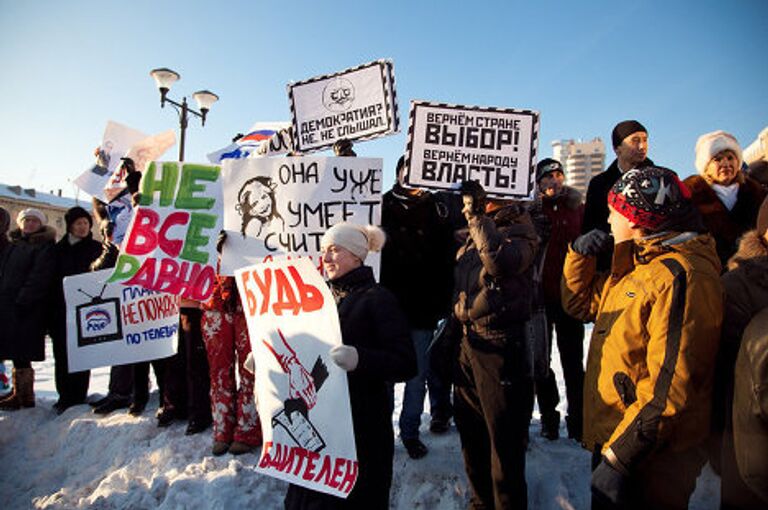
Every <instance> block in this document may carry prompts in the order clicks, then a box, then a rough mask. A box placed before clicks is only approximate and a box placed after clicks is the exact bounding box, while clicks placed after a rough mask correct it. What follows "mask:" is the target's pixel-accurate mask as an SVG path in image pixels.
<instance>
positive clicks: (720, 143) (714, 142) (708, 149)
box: [696, 131, 742, 175]
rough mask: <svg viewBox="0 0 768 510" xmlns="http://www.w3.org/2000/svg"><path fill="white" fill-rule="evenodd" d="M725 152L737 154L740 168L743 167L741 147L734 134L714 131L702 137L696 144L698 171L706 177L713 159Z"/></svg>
mask: <svg viewBox="0 0 768 510" xmlns="http://www.w3.org/2000/svg"><path fill="white" fill-rule="evenodd" d="M724 150H732V151H733V152H734V153H736V157H737V158H739V167H741V162H742V156H741V147H739V142H737V141H736V138H735V137H734V136H733V135H732V134H730V133H726V132H725V131H712V132H711V133H706V134H703V135H701V136H700V137H699V139H698V141H697V142H696V169H697V170H698V171H699V173H700V174H701V175H704V171H705V170H706V168H707V165H708V164H709V162H710V161H711V160H712V158H713V157H715V156H716V155H717V154H719V153H720V152H723V151H724Z"/></svg>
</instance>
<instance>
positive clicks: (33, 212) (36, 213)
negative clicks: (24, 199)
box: [16, 207, 48, 228]
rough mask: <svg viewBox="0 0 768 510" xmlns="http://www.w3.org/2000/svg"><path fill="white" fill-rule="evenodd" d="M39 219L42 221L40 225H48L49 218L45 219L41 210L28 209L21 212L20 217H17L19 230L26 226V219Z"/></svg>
mask: <svg viewBox="0 0 768 510" xmlns="http://www.w3.org/2000/svg"><path fill="white" fill-rule="evenodd" d="M30 216H31V217H32V218H37V219H38V220H40V223H42V224H43V225H45V224H46V223H48V218H46V217H45V213H43V211H41V210H40V209H35V208H34V207H28V208H26V209H24V210H22V211H20V212H19V215H18V216H16V225H18V226H19V228H22V227H23V226H24V218H27V217H30Z"/></svg>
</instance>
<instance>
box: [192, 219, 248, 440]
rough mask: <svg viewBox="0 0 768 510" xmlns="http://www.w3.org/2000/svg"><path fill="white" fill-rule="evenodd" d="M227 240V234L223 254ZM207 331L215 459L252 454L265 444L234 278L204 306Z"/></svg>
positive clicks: (222, 279) (221, 281)
mask: <svg viewBox="0 0 768 510" xmlns="http://www.w3.org/2000/svg"><path fill="white" fill-rule="evenodd" d="M225 240H226V234H225V233H224V232H223V231H222V234H220V236H219V245H218V248H219V250H221V245H222V244H223V243H224V242H225ZM202 328H203V341H204V342H205V349H206V352H207V353H208V367H209V373H210V377H211V412H212V415H213V446H212V448H211V453H213V455H223V454H225V453H226V452H227V451H228V452H229V453H231V454H233V455H240V454H243V453H248V452H250V451H252V450H253V449H254V448H255V447H257V446H259V445H260V444H261V442H262V436H261V424H260V423H259V415H258V413H257V412H256V403H255V401H254V392H253V390H254V388H253V387H254V374H253V373H252V372H251V371H249V370H246V368H245V360H246V358H247V357H248V355H249V354H250V352H251V342H250V339H249V337H248V326H247V324H246V322H245V314H244V313H243V307H242V305H241V303H240V297H239V295H238V292H237V285H236V284H235V279H234V278H233V277H231V276H220V275H217V277H216V283H215V286H214V290H213V295H212V296H211V299H210V300H209V301H208V302H206V303H205V304H204V305H203V318H202ZM235 367H237V372H238V378H239V380H240V386H239V387H238V384H237V381H236V380H235Z"/></svg>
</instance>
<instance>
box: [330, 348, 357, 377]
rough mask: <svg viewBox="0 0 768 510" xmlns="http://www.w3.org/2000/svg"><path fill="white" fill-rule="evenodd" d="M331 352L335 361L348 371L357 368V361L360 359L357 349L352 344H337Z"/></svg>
mask: <svg viewBox="0 0 768 510" xmlns="http://www.w3.org/2000/svg"><path fill="white" fill-rule="evenodd" d="M329 354H330V355H331V359H332V360H333V362H334V363H336V365H338V366H339V367H341V368H342V369H343V370H346V371H347V372H351V371H352V370H354V369H356V368H357V362H358V361H359V360H360V358H359V356H358V355H357V349H355V348H354V347H352V346H351V345H337V346H336V347H332V348H331V350H330V351H329Z"/></svg>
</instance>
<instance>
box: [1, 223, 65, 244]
mask: <svg viewBox="0 0 768 510" xmlns="http://www.w3.org/2000/svg"><path fill="white" fill-rule="evenodd" d="M8 238H9V239H10V240H11V242H12V243H19V242H21V243H26V244H45V243H55V242H56V230H55V229H54V228H53V227H51V226H48V225H43V227H42V228H41V229H40V230H38V231H37V232H34V233H32V234H29V235H24V234H22V233H21V229H20V228H16V229H13V230H11V232H10V233H9V234H8Z"/></svg>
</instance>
